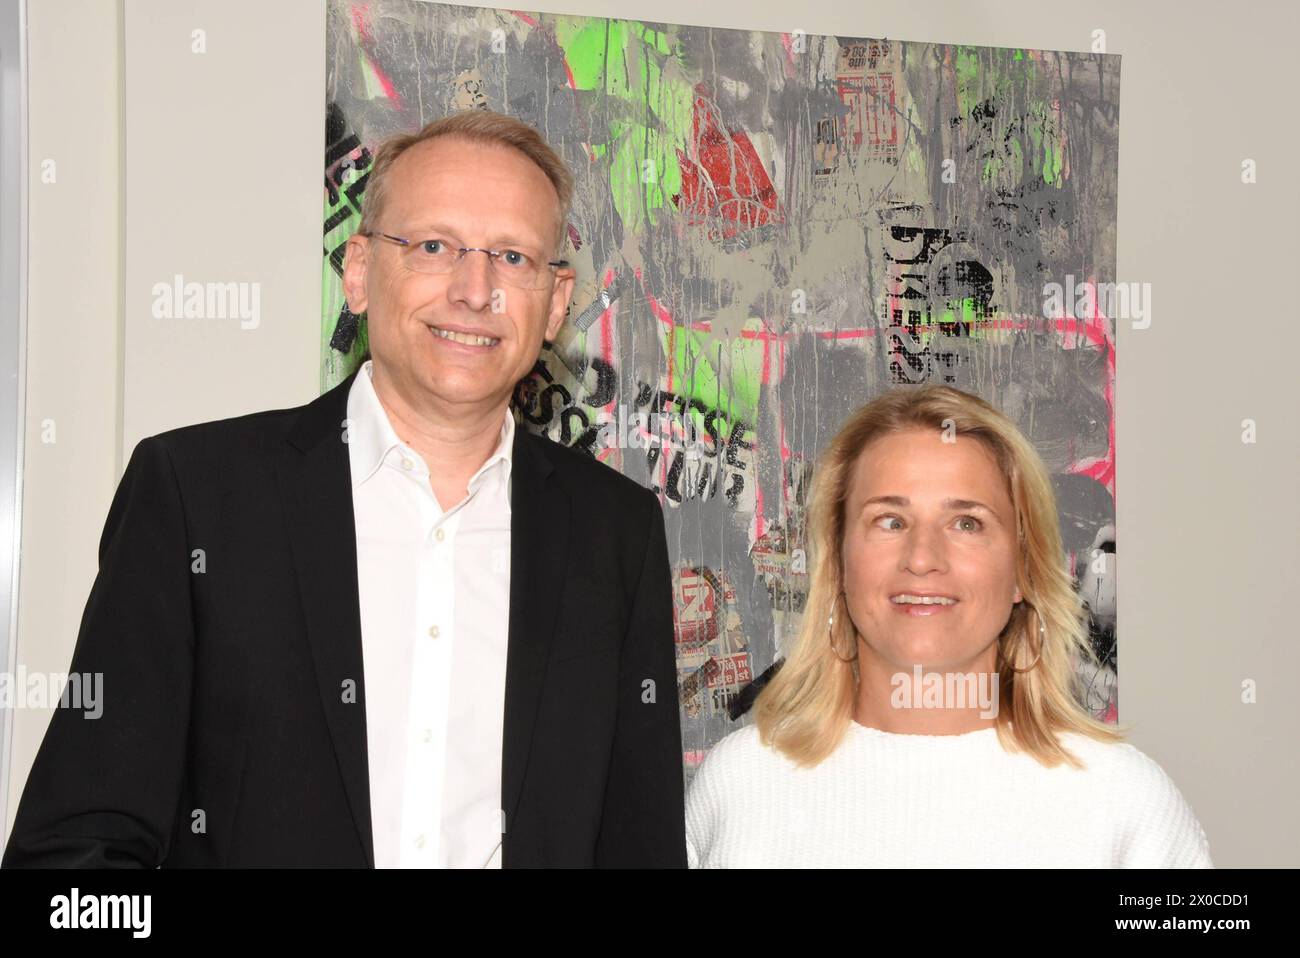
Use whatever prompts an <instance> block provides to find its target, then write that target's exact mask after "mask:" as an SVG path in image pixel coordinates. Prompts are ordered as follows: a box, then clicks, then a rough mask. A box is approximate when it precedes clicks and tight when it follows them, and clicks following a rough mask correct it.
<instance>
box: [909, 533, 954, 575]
mask: <svg viewBox="0 0 1300 958" xmlns="http://www.w3.org/2000/svg"><path fill="white" fill-rule="evenodd" d="M946 548H947V540H945V539H944V537H943V534H942V533H941V532H939V531H937V530H932V529H929V528H927V527H925V526H920V525H917V526H913V527H912V528H911V530H909V532H908V535H907V539H906V540H905V543H904V547H903V567H904V569H906V570H907V571H908V572H911V573H913V574H915V575H925V574H926V573H928V572H934V571H939V572H942V571H944V570H945V569H946V568H947V558H946Z"/></svg>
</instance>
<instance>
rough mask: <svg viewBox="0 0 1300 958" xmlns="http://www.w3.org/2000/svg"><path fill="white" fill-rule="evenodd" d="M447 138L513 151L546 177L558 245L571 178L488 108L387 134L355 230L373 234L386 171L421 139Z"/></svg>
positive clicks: (521, 126)
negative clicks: (554, 199) (555, 206)
mask: <svg viewBox="0 0 1300 958" xmlns="http://www.w3.org/2000/svg"><path fill="white" fill-rule="evenodd" d="M443 136H450V137H455V138H457V139H460V140H465V141H468V142H470V143H485V144H495V145H497V146H503V147H510V148H512V149H515V150H518V151H519V152H520V153H522V154H524V156H526V157H528V159H530V160H532V161H533V162H534V163H535V164H537V167H538V168H539V169H540V170H541V171H542V172H543V173H545V174H546V178H547V179H548V180H550V181H551V185H552V186H553V187H555V193H556V195H557V196H558V197H559V200H560V224H559V236H558V237H557V238H556V246H557V248H556V253H557V254H558V252H559V250H560V248H562V247H563V244H564V238H565V236H564V233H565V224H566V223H567V222H568V217H569V202H570V200H571V199H572V197H573V174H572V173H570V172H569V168H568V166H567V165H566V164H565V162H564V160H563V159H562V158H561V157H560V155H559V154H558V153H556V152H555V150H553V149H552V148H551V146H550V144H548V143H547V142H546V140H545V139H543V138H542V135H541V134H540V133H538V132H537V130H535V129H534V128H533V127H531V126H529V125H528V124H527V123H525V122H523V121H522V120H517V119H515V118H514V117H512V116H506V115H504V114H502V113H494V112H493V111H491V110H480V109H471V110H464V111H462V112H460V113H453V114H451V115H450V116H444V117H442V118H441V119H438V120H434V121H432V122H431V123H426V124H425V125H424V127H423V128H422V129H421V130H420V131H419V132H417V133H400V134H397V135H395V136H390V137H389V138H388V139H386V140H384V141H383V143H381V144H380V145H379V148H378V149H377V150H376V151H375V155H374V160H373V162H372V163H371V165H370V175H369V177H368V178H367V180H366V190H365V194H364V198H363V199H362V202H361V227H360V230H359V232H361V233H368V232H373V231H374V230H375V229H376V227H377V223H378V220H379V217H380V216H382V215H383V212H384V205H385V202H386V199H387V197H386V195H385V194H386V192H387V187H388V173H389V171H390V170H391V169H392V166H393V164H394V163H395V162H396V161H397V158H398V157H399V156H401V155H402V154H403V153H405V152H406V151H407V150H409V149H410V148H411V147H413V146H415V145H416V144H417V143H423V142H425V141H426V140H434V139H437V138H438V137H443Z"/></svg>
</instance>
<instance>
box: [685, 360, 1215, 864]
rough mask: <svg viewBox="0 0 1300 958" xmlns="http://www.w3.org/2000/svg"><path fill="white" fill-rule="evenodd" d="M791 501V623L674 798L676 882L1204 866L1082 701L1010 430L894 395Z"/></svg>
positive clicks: (988, 413)
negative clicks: (800, 525) (836, 870)
mask: <svg viewBox="0 0 1300 958" xmlns="http://www.w3.org/2000/svg"><path fill="white" fill-rule="evenodd" d="M810 508H811V513H810V528H809V540H810V541H809V545H810V552H811V566H810V572H811V582H810V590H809V594H808V602H807V605H806V608H805V610H804V616H803V624H802V627H801V628H800V630H799V633H798V635H797V637H796V639H795V642H794V645H793V647H792V648H791V649H790V651H789V654H788V655H787V658H786V661H785V664H784V665H783V666H782V667H781V668H780V670H779V671H778V672H777V673H776V675H775V677H774V678H773V679H772V680H771V682H770V683H769V684H768V685H767V687H766V688H765V689H763V691H762V693H761V694H760V695H759V696H758V698H757V700H756V701H755V704H754V724H753V725H752V726H748V727H745V728H742V729H740V730H738V731H736V732H733V733H732V734H730V735H728V736H727V737H726V738H725V739H723V740H722V741H721V742H719V743H718V744H717V745H716V746H715V747H714V748H713V750H712V751H711V752H710V753H709V755H708V756H707V757H706V759H705V761H704V762H703V764H702V765H701V766H700V768H699V770H698V772H697V774H696V777H695V780H694V781H693V782H692V785H691V789H690V794H689V796H688V799H687V809H686V830H687V852H688V858H689V861H690V864H691V866H692V867H736V866H758V867H772V866H777V867H780V866H828V867H862V866H872V867H874V866H881V867H911V866H918V867H925V866H954V867H965V866H1011V867H1037V866H1042V867H1057V866H1062V867H1069V866H1084V867H1090V866H1091V867H1098V866H1100V867H1110V866H1114V867H1177V866H1186V867H1213V866H1212V863H1211V861H1210V856H1209V851H1208V846H1207V842H1206V838H1205V833H1204V832H1203V830H1202V829H1201V826H1200V823H1199V822H1198V821H1197V819H1196V816H1195V815H1194V814H1193V813H1192V810H1191V809H1190V808H1189V807H1188V805H1187V803H1186V802H1185V801H1184V799H1183V797H1182V795H1181V794H1180V793H1179V791H1178V789H1177V788H1176V787H1175V786H1174V784H1173V782H1172V781H1170V779H1169V777H1168V776H1167V775H1166V774H1165V773H1164V771H1163V770H1162V769H1161V768H1160V766H1159V765H1157V764H1156V763H1155V762H1154V761H1152V760H1151V759H1150V758H1148V757H1147V756H1146V755H1144V754H1143V753H1142V752H1140V751H1138V750H1137V749H1136V748H1135V747H1133V746H1132V745H1128V744H1126V743H1124V742H1122V741H1121V732H1120V731H1119V730H1117V729H1116V728H1114V727H1113V726H1109V725H1106V724H1104V723H1102V722H1099V721H1097V720H1096V719H1094V718H1093V717H1092V716H1091V715H1090V714H1089V713H1088V711H1087V710H1086V709H1085V708H1084V707H1083V705H1081V704H1080V696H1081V689H1080V683H1079V680H1078V675H1079V671H1080V670H1087V669H1088V668H1089V667H1091V668H1092V669H1093V670H1095V669H1096V668H1097V662H1096V659H1095V656H1094V654H1093V652H1092V650H1091V647H1090V645H1089V643H1088V641H1087V633H1086V627H1085V621H1086V616H1085V612H1084V609H1083V607H1082V603H1081V602H1080V600H1079V597H1078V595H1077V594H1076V593H1075V591H1074V589H1073V587H1072V583H1071V580H1070V576H1069V574H1068V572H1067V570H1066V568H1065V566H1064V564H1063V558H1064V556H1063V551H1062V546H1061V539H1060V533H1059V531H1058V528H1057V511H1056V503H1055V497H1054V495H1053V493H1052V486H1051V482H1050V479H1049V477H1048V474H1047V471H1046V469H1045V468H1044V466H1043V463H1042V461H1041V460H1040V459H1039V457H1038V455H1037V453H1036V452H1035V451H1034V449H1033V447H1032V446H1031V445H1030V444H1029V442H1028V441H1027V440H1026V439H1025V437H1024V436H1023V435H1021V434H1020V432H1019V431H1018V430H1017V429H1016V427H1015V425H1014V424H1013V423H1011V422H1010V420H1008V419H1007V418H1006V417H1004V416H1003V415H1001V414H1000V413H998V412H997V411H996V410H995V409H993V408H992V407H991V406H990V405H988V404H987V403H985V402H984V401H983V400H980V399H978V398H976V397H974V396H971V395H968V394H966V393H963V392H961V391H959V390H956V389H951V388H948V387H945V386H924V387H910V388H904V389H898V390H894V391H892V392H890V393H888V394H886V395H884V396H882V397H880V398H879V399H877V400H875V401H873V402H871V403H870V404H868V405H867V406H865V407H864V408H862V409H861V410H859V411H858V412H857V413H856V414H855V415H854V416H853V417H852V418H851V419H850V420H849V421H848V423H847V424H846V425H845V426H844V427H843V428H842V429H841V430H840V432H839V434H838V435H837V436H836V437H835V439H834V440H833V441H832V443H831V445H830V448H829V449H828V450H827V451H826V453H825V454H824V456H823V457H822V460H821V462H820V463H819V464H818V469H817V474H816V477H815V482H814V488H813V496H812V504H811V507H810Z"/></svg>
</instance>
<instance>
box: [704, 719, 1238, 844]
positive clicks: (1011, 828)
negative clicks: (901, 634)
mask: <svg viewBox="0 0 1300 958" xmlns="http://www.w3.org/2000/svg"><path fill="white" fill-rule="evenodd" d="M1061 744H1062V745H1064V746H1065V747H1066V748H1067V749H1068V750H1069V751H1070V752H1071V753H1073V754H1074V755H1075V756H1076V757H1077V758H1079V759H1080V760H1081V761H1082V762H1083V763H1084V765H1085V766H1086V767H1085V768H1084V769H1083V770H1078V769H1074V768H1071V767H1069V766H1065V765H1062V766H1058V767H1056V768H1051V769H1048V768H1044V767H1043V766H1042V765H1040V764H1039V763H1038V762H1037V761H1036V760H1035V759H1034V758H1032V757H1031V756H1029V755H1026V754H1023V753H1010V752H1007V751H1005V750H1003V748H1002V746H1001V745H1000V744H999V743H998V739H997V733H996V731H994V730H993V729H992V728H988V729H981V730H980V731H976V732H968V733H965V734H963V735H902V734H896V733H891V732H882V731H880V730H879V729H873V728H867V727H866V726H863V725H859V724H858V723H857V722H852V723H850V726H849V731H848V732H847V733H846V734H845V737H844V740H843V742H841V744H840V746H839V747H838V748H837V749H836V750H835V752H834V753H832V754H831V756H830V757H829V758H827V759H826V760H825V761H824V762H822V763H821V764H820V765H818V766H816V767H814V768H811V769H803V768H799V767H798V766H796V765H795V764H794V763H793V762H791V761H790V760H788V759H787V758H786V757H785V756H784V755H782V754H780V753H779V752H777V751H775V750H774V749H771V748H768V747H767V746H765V745H763V744H762V742H761V741H760V740H759V737H758V730H757V728H755V727H753V726H747V727H745V728H742V729H739V730H737V731H735V732H732V733H731V734H730V735H728V736H727V737H726V738H724V739H723V740H722V741H721V742H719V743H718V744H717V745H715V746H714V747H713V749H712V750H711V751H710V752H709V754H708V755H707V756H706V757H705V760H704V762H703V764H701V766H700V768H699V770H698V771H697V773H696V776H695V780H694V781H693V782H692V783H691V788H690V792H689V795H688V796H687V801H686V849H687V857H688V860H689V863H690V867H692V868H750V867H756V868H782V867H814V868H862V867H884V868H911V867H932V866H933V867H954V868H966V867H1011V868H1024V867H1029V868H1034V867H1067V868H1068V867H1084V868H1110V867H1122V868H1171V867H1188V868H1197V867H1199V868H1212V867H1214V866H1213V863H1212V862H1211V861H1210V852H1209V846H1208V843H1207V841H1206V838H1205V832H1204V831H1203V830H1202V828H1201V825H1200V822H1198V821H1197V819H1196V816H1195V815H1194V814H1193V812H1192V810H1191V808H1190V807H1188V805H1187V802H1186V801H1185V800H1184V798H1183V796H1182V794H1181V793H1180V792H1179V791H1178V788H1177V787H1176V786H1175V785H1174V783H1173V782H1172V781H1171V780H1170V778H1169V776H1168V775H1166V774H1165V772H1164V770H1163V769H1162V768H1161V767H1160V766H1159V765H1158V764H1156V762H1154V761H1153V760H1152V759H1150V758H1148V757H1147V756H1146V755H1144V754H1143V753H1142V752H1140V751H1138V749H1136V748H1135V747H1133V746H1132V745H1128V744H1106V743H1103V742H1098V741H1096V740H1094V739H1089V738H1086V737H1083V736H1079V735H1075V734H1071V733H1067V734H1066V735H1064V736H1062V739H1061Z"/></svg>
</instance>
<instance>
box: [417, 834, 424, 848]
mask: <svg viewBox="0 0 1300 958" xmlns="http://www.w3.org/2000/svg"><path fill="white" fill-rule="evenodd" d="M415 847H416V848H423V847H424V836H423V835H421V836H419V837H418V838H416V840H415Z"/></svg>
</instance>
